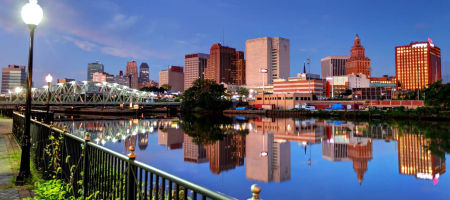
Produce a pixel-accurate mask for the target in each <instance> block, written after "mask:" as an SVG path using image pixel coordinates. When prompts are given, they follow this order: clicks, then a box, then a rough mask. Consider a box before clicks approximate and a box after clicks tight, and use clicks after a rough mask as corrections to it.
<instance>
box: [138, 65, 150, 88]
mask: <svg viewBox="0 0 450 200" xmlns="http://www.w3.org/2000/svg"><path fill="white" fill-rule="evenodd" d="M149 81H150V67H149V66H148V64H147V63H145V62H143V63H141V65H139V84H142V83H147V82H149Z"/></svg>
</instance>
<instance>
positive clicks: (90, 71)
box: [87, 61, 104, 81]
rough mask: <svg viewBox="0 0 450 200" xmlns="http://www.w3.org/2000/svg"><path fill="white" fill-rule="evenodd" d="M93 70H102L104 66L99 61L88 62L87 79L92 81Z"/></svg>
mask: <svg viewBox="0 0 450 200" xmlns="http://www.w3.org/2000/svg"><path fill="white" fill-rule="evenodd" d="M95 72H104V66H103V64H101V63H100V62H98V61H96V62H95V63H88V72H87V81H92V74H94V73H95Z"/></svg>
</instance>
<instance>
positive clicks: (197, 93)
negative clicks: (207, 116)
mask: <svg viewBox="0 0 450 200" xmlns="http://www.w3.org/2000/svg"><path fill="white" fill-rule="evenodd" d="M225 96H226V93H225V88H224V86H223V85H219V84H217V83H216V82H215V81H213V80H202V79H197V80H196V81H194V83H193V85H192V87H190V88H189V89H187V90H186V91H184V93H183V94H182V96H181V99H182V102H181V110H182V111H183V112H196V111H208V112H211V111H215V112H217V111H223V110H225V109H227V108H229V107H231V105H232V103H231V101H230V100H228V99H226V98H224V97H225Z"/></svg>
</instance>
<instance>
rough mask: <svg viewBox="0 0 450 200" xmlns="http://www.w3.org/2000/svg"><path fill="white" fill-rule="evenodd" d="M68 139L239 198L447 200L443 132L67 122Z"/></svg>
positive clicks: (246, 123) (440, 127)
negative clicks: (255, 187)
mask: <svg viewBox="0 0 450 200" xmlns="http://www.w3.org/2000/svg"><path fill="white" fill-rule="evenodd" d="M60 123H64V124H65V125H67V126H68V127H69V129H70V130H71V131H72V133H73V134H76V135H81V136H82V135H83V134H84V132H85V131H88V132H90V133H92V134H93V135H92V137H93V138H94V139H93V141H94V142H97V143H98V144H102V145H104V146H105V147H107V148H110V149H113V150H115V151H117V152H121V153H123V154H128V152H127V150H126V149H128V147H130V146H135V148H136V154H137V160H140V161H143V162H145V163H147V164H149V165H152V166H155V167H157V168H160V169H163V170H165V171H167V172H169V173H172V174H175V175H177V176H179V177H182V178H184V179H187V180H189V181H192V182H194V183H197V184H200V185H202V186H206V187H208V188H211V189H213V190H217V191H220V192H223V193H225V194H228V195H231V196H234V197H237V198H239V199H247V198H248V197H250V196H251V193H250V185H252V184H253V183H258V184H259V185H260V186H261V188H262V193H261V196H262V198H264V199H450V175H449V174H447V173H446V164H449V163H448V162H447V161H446V160H445V157H446V156H448V152H445V151H449V149H450V148H449V146H450V144H449V143H450V139H449V138H450V136H449V135H450V131H449V130H450V124H449V123H442V122H440V123H437V122H436V123H431V122H423V123H422V122H390V123H381V122H370V123H369V122H352V121H339V120H319V119H291V118H287V119H272V118H245V117H234V118H225V117H223V118H221V117H200V118H196V117H190V118H183V119H182V120H180V119H176V118H174V119H147V120H146V119H142V120H139V119H131V120H90V121H66V122H60Z"/></svg>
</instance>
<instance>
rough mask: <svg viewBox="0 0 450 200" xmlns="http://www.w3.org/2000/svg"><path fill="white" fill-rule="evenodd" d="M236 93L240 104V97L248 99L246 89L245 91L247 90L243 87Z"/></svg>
mask: <svg viewBox="0 0 450 200" xmlns="http://www.w3.org/2000/svg"><path fill="white" fill-rule="evenodd" d="M237 93H238V94H239V102H242V97H243V96H246V97H248V94H249V92H248V89H247V88H244V87H242V88H239V90H238V91H237Z"/></svg>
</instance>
